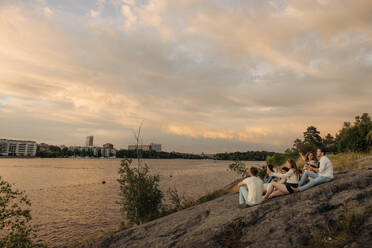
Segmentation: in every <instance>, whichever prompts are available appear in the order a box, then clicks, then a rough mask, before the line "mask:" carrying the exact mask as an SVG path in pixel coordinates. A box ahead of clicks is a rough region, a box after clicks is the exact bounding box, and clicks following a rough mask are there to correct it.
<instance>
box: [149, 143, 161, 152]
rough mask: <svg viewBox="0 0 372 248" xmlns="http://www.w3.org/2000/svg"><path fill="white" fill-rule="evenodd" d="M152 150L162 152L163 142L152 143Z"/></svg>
mask: <svg viewBox="0 0 372 248" xmlns="http://www.w3.org/2000/svg"><path fill="white" fill-rule="evenodd" d="M150 147H151V151H156V152H161V144H155V143H150Z"/></svg>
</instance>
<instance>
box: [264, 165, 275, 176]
mask: <svg viewBox="0 0 372 248" xmlns="http://www.w3.org/2000/svg"><path fill="white" fill-rule="evenodd" d="M266 168H269V170H270V171H271V172H274V166H273V165H272V164H268V165H266ZM268 177H269V174H268V173H267V172H266V170H265V178H268Z"/></svg>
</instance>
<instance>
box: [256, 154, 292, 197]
mask: <svg viewBox="0 0 372 248" xmlns="http://www.w3.org/2000/svg"><path fill="white" fill-rule="evenodd" d="M287 165H288V168H289V170H288V172H286V173H285V174H282V173H273V172H271V171H270V170H268V171H267V173H269V174H270V175H271V176H275V177H279V178H285V179H286V180H287V182H286V183H277V182H274V181H272V182H271V183H270V184H269V186H268V187H267V191H266V194H265V196H264V197H263V198H262V200H263V201H265V200H267V199H270V198H273V197H275V196H279V195H287V194H292V193H293V192H294V191H293V189H292V188H291V187H295V188H297V186H298V181H299V172H298V169H297V166H296V163H295V161H294V160H292V159H288V160H287ZM274 189H276V191H274Z"/></svg>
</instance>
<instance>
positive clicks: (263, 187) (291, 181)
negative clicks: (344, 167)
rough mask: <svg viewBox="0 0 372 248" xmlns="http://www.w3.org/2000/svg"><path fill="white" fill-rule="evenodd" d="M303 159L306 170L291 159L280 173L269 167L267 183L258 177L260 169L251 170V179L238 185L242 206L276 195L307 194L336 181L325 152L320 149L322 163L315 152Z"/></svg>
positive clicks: (252, 168)
mask: <svg viewBox="0 0 372 248" xmlns="http://www.w3.org/2000/svg"><path fill="white" fill-rule="evenodd" d="M300 156H301V158H302V159H303V160H304V161H305V165H304V168H303V170H302V171H301V170H299V169H298V168H297V165H296V162H295V161H294V160H292V159H289V160H288V161H287V163H286V167H283V168H281V169H280V170H278V169H276V168H273V166H271V165H268V166H267V167H266V174H267V176H266V177H265V178H264V180H261V178H259V177H257V174H258V169H257V168H256V167H251V168H250V170H249V175H250V177H248V178H246V179H244V180H243V181H242V182H240V183H239V184H238V187H239V207H241V208H244V207H247V206H254V205H257V204H260V203H261V202H263V201H266V200H268V199H271V198H273V197H276V196H280V195H287V194H293V193H295V192H301V191H305V190H307V189H309V188H311V187H314V186H316V185H319V184H322V183H327V182H330V181H332V180H333V165H332V162H331V160H329V158H328V157H327V156H326V151H325V149H323V148H318V149H317V157H318V158H319V161H318V160H317V158H316V157H315V156H314V154H313V153H308V154H307V155H306V156H304V155H302V154H301V153H300ZM277 179H278V180H279V181H278V180H277Z"/></svg>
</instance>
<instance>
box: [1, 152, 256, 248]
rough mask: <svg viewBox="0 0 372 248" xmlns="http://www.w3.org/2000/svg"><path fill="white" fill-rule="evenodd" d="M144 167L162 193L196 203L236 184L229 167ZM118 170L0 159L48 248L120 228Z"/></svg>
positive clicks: (106, 165)
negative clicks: (171, 190) (154, 176)
mask: <svg viewBox="0 0 372 248" xmlns="http://www.w3.org/2000/svg"><path fill="white" fill-rule="evenodd" d="M144 162H146V163H147V164H148V165H149V167H150V169H151V173H156V174H160V188H161V190H163V191H164V192H165V191H166V190H167V189H168V188H169V187H176V188H177V189H178V191H179V192H180V193H184V194H185V195H186V196H188V197H194V198H196V197H199V196H201V195H203V194H205V193H207V192H210V191H213V190H216V189H219V188H221V187H223V186H225V185H226V184H229V183H230V182H232V181H233V180H235V179H237V178H238V177H237V176H236V174H235V173H233V172H227V171H226V169H227V167H228V165H229V164H230V163H231V162H229V161H213V160H182V159H172V160H161V159H159V160H151V159H150V160H144ZM249 163H250V164H257V165H259V164H260V162H249ZM119 165H120V160H119V159H0V176H1V177H2V178H4V179H5V180H7V181H9V182H11V183H14V184H15V185H16V187H17V188H18V189H21V190H25V191H26V193H27V195H28V196H29V198H30V200H31V202H32V215H33V222H34V224H36V225H39V231H38V236H39V237H40V239H41V240H43V241H45V242H46V243H47V244H48V246H49V247H71V245H72V244H76V243H80V242H83V241H84V240H89V239H92V238H96V237H97V236H100V235H103V234H104V233H109V232H112V231H115V230H117V228H118V227H119V225H120V223H121V221H122V220H123V218H122V217H121V214H120V210H119V206H118V205H117V204H116V203H115V201H116V200H118V194H119V185H118V183H117V182H116V179H117V178H118V174H117V171H118V168H119ZM102 180H105V181H106V184H102V183H101V182H102Z"/></svg>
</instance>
